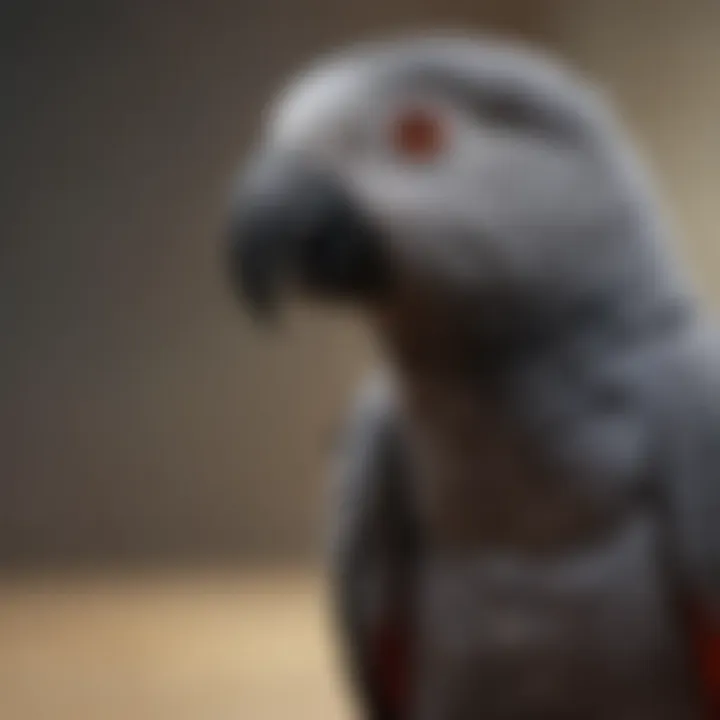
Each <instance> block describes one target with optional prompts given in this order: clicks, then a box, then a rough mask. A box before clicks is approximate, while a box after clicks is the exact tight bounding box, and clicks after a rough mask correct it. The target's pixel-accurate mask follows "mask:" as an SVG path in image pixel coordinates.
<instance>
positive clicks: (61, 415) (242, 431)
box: [0, 0, 720, 720]
mask: <svg viewBox="0 0 720 720" xmlns="http://www.w3.org/2000/svg"><path fill="white" fill-rule="evenodd" d="M0 12H1V13H2V15H1V16H0V53H2V63H1V64H0V83H2V85H1V87H2V102H3V109H2V113H0V118H1V120H0V122H2V132H0V157H1V158H2V167H3V174H2V180H0V203H2V207H1V209H2V212H1V214H0V216H1V217H2V219H3V227H4V231H3V235H2V242H1V244H0V337H1V338H2V341H3V345H2V352H1V353H0V398H1V399H2V401H1V402H0V563H1V566H2V567H3V568H5V569H14V570H17V569H22V570H28V569H32V568H37V567H45V568H52V569H53V572H55V573H56V574H54V575H51V576H48V577H49V578H50V579H48V577H42V576H40V577H41V579H40V580H38V579H37V577H38V576H36V575H34V576H33V577H35V578H36V579H35V580H33V581H32V582H31V581H30V580H28V579H26V580H22V579H17V578H15V579H8V580H7V581H6V582H5V583H4V584H3V585H2V586H1V587H0V635H2V637H3V648H2V650H0V717H2V718H4V719H5V718H7V719H8V720H35V719H36V718H37V719H40V718H45V717H48V713H50V712H51V711H50V708H52V712H51V714H52V716H53V717H66V716H67V717H73V718H83V717H87V718H115V717H117V718H130V717H132V718H144V717H148V718H150V717H152V718H164V717H173V718H175V719H177V718H185V717H188V718H190V717H192V718H200V717H202V718H229V717H234V718H243V719H245V718H248V720H252V719H254V718H258V719H260V720H263V719H264V718H281V717H283V718H284V717H294V718H305V717H307V718H312V719H313V720H322V719H323V718H325V717H327V718H330V717H332V718H340V717H343V716H345V715H344V713H345V714H346V713H347V705H346V703H345V700H344V699H343V697H342V690H341V684H340V683H339V681H338V680H337V678H336V677H335V675H334V674H333V671H332V668H334V667H336V665H335V663H334V660H333V654H332V646H331V644H330V643H331V635H330V632H329V629H328V627H327V623H326V616H325V614H324V611H323V595H322V592H321V588H322V585H321V584H319V582H318V580H317V575H316V574H315V573H314V571H308V572H303V571H302V570H301V571H298V572H296V571H293V572H292V573H290V574H287V573H286V572H282V571H272V572H271V571H270V568H271V567H273V566H278V567H283V566H287V565H297V566H300V567H302V566H304V565H306V564H307V563H308V562H309V563H310V565H312V564H313V561H314V560H316V559H317V558H318V549H319V547H320V543H321V539H322V522H321V519H322V513H323V511H324V504H323V487H324V477H323V474H322V470H323V467H324V457H325V454H326V451H327V448H328V445H329V440H330V437H331V435H332V431H333V429H334V427H335V426H336V425H337V422H338V421H339V419H340V418H341V417H342V413H343V411H344V409H345V407H346V405H347V402H348V400H349V398H350V396H351V393H352V389H353V387H354V384H355V382H356V381H357V379H358V378H359V376H360V375H361V373H362V372H363V370H364V368H365V367H366V366H367V364H368V362H370V359H371V355H372V348H371V344H370V342H369V341H368V338H366V337H365V336H364V335H363V332H362V328H360V327H358V326H357V324H356V323H354V322H353V321H352V319H348V318H342V317H332V316H323V317H319V316H312V317H307V316H298V317H292V318H289V321H288V322H287V327H286V329H285V331H284V332H283V333H281V334H278V335H267V334H264V333H259V332H258V331H257V329H255V328H254V327H253V326H252V325H251V323H249V322H248V320H247V319H246V318H245V317H244V316H243V314H242V313H241V311H240V310H239V309H238V308H237V307H235V305H234V304H233V301H232V298H231V297H230V295H229V293H228V289H227V286H226V285H225V278H224V276H223V267H222V263H221V256H220V244H219V230H220V228H221V223H222V220H223V210H224V201H225V198H226V194H227V189H228V185H229V182H230V179H231V177H232V174H233V172H234V170H235V168H236V167H237V163H238V161H239V160H240V159H241V157H242V155H243V153H244V151H245V150H246V149H247V148H248V147H249V146H250V143H251V142H252V138H253V136H254V134H255V132H256V131H257V128H258V116H259V113H260V111H261V109H262V107H263V104H264V102H265V101H266V99H267V98H268V97H269V96H270V95H271V93H272V91H273V89H274V88H275V87H276V85H277V83H278V82H279V81H280V80H281V79H283V78H284V77H285V75H286V74H287V73H288V72H291V71H293V70H294V69H296V67H297V65H298V63H300V62H302V61H304V60H306V59H308V58H310V57H311V56H313V55H314V54H315V53H317V52H319V51H320V50H323V49H326V48H328V47H331V46H333V45H335V44H337V43H339V42H343V41H346V40H352V39H357V38H359V37H362V36H364V35H366V34H368V33H371V32H372V33H374V32H386V31H390V30H394V29H405V28H412V27H418V26H421V27H423V26H424V27H435V26H445V27H448V26H451V27H466V28H468V29H471V28H475V27H476V28H481V29H487V28H496V29H500V30H503V31H506V32H508V33H511V34H515V35H520V36H524V37H528V38H531V39H535V40H537V41H540V42H543V43H546V44H547V45H549V46H550V47H553V48H556V49H557V50H559V51H561V52H562V53H563V54H565V55H567V56H569V57H570V58H571V59H573V60H574V61H575V62H576V63H577V64H578V65H579V66H580V67H581V68H584V69H586V70H587V71H589V72H591V73H592V74H593V75H594V76H595V77H596V78H597V79H598V80H599V81H600V82H602V83H603V84H604V85H605V86H606V88H607V89H608V91H609V93H610V94H611V95H612V96H613V97H614V98H615V99H616V101H617V104H618V106H619V109H620V111H621V113H622V115H623V116H624V117H625V119H626V121H627V123H628V124H629V125H630V127H631V129H632V131H633V132H634V134H635V136H636V139H637V140H638V142H639V144H640V146H641V148H642V149H643V151H644V152H645V154H646V156H647V157H648V158H649V160H650V162H651V166H652V167H653V168H654V170H655V171H656V174H657V176H658V182H659V185H660V188H661V190H662V192H663V193H664V195H665V197H666V198H667V199H668V207H669V210H670V211H671V214H672V215H673V216H674V218H675V220H676V224H677V226H678V228H679V230H680V231H681V237H682V253H683V256H684V257H685V258H686V260H687V261H688V262H689V263H690V264H691V265H692V267H693V268H694V270H695V274H696V277H697V279H698V282H699V283H700V285H701V287H702V289H703V291H704V292H705V293H706V296H707V298H708V301H709V302H715V301H716V300H717V299H718V298H720V290H718V289H717V288H718V283H719V282H720V245H719V243H718V240H717V233H716V225H717V220H716V219H717V208H718V197H720V141H719V140H718V128H719V127H720V83H718V78H717V76H716V73H717V68H718V67H720V3H717V2H715V1H714V0H525V1H523V0H506V1H505V2H503V1H502V0H496V1H495V0H493V1H488V2H482V1H481V0H472V1H470V0H443V2H439V0H437V1H434V0H382V1H381V0H365V1H364V2H338V1H337V0H265V1H264V2H261V3H250V2H246V1H245V0H235V1H233V2H231V1H229V0H203V2H197V1H192V0H174V2H161V1H157V2H147V0H126V1H125V2H121V1H120V0H115V1H114V2H110V1H96V2H72V1H70V2H63V3H58V2H50V1H49V0H48V1H47V2H41V1H39V0H26V1H25V2H18V1H11V2H5V3H3V5H2V10H1V11H0ZM127 561H133V564H137V561H143V562H145V563H150V564H151V565H152V566H154V567H155V568H156V570H155V572H154V573H151V574H149V575H144V576H141V577H140V578H139V579H136V580H133V581H129V580H128V581H120V580H118V578H119V577H124V576H120V575H112V576H111V577H112V578H114V579H113V580H107V579H106V580H86V579H83V580H78V579H77V578H74V577H73V576H69V575H68V574H67V570H68V569H69V568H71V567H73V566H82V565H84V564H86V563H87V562H92V563H93V564H94V565H95V566H96V567H100V568H111V567H117V566H119V565H120V564H122V563H127ZM178 564H184V565H185V566H187V567H195V568H196V571H195V572H194V573H193V574H191V575H182V576H180V577H179V579H178V577H177V576H176V575H173V576H172V577H173V579H172V580H170V579H163V578H165V575H163V574H158V573H159V569H160V568H164V569H165V571H167V569H168V568H171V567H173V566H177V565H178ZM214 565H224V566H225V567H226V569H227V568H228V567H230V568H233V569H234V570H235V571H236V573H234V574H233V577H232V578H231V579H230V580H221V581H219V580H217V579H213V578H210V577H205V576H204V575H202V574H201V575H198V573H197V568H205V570H206V571H207V569H208V568H209V567H211V566H214ZM62 569H65V571H66V572H65V573H62V574H57V571H58V570H62ZM133 577H135V576H133ZM223 577H226V575H224V576H223ZM52 578H55V579H54V580H53V579H52ZM123 582H127V583H129V584H128V585H125V584H123ZM63 713H64V714H63Z"/></svg>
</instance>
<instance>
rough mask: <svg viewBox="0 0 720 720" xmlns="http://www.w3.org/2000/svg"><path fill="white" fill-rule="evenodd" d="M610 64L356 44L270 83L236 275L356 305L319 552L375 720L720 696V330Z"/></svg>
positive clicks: (246, 292)
mask: <svg viewBox="0 0 720 720" xmlns="http://www.w3.org/2000/svg"><path fill="white" fill-rule="evenodd" d="M618 124H619V123H618V122H617V120H616V119H615V116H614V113H613V112H612V111H611V109H610V108H609V106H608V104H607V103H606V102H605V101H604V100H603V99H602V98H601V96H600V93H599V92H598V91H597V89H596V88H595V87H594V86H593V85H591V84H590V83H589V82H587V81H586V80H585V79H584V78H581V77H578V76H576V74H575V73H574V72H573V71H572V70H571V69H569V68H567V67H566V66H565V65H564V64H562V63H561V62H560V61H559V60H557V59H554V58H550V57H548V56H546V55H545V54H544V53H542V52H540V51H537V50H533V49H529V48H527V47H524V46H519V45H515V44H510V43H506V42H504V41H500V40H497V39H489V38H482V37H481V38H465V37H460V36H452V35H445V36H443V35H438V36H425V37H422V36H418V37H409V38H397V39H395V40H389V41H377V42H368V43H364V44H359V45H357V46H353V47H350V48H349V49H346V50H344V51H340V52H337V53H335V54H332V55H329V56H327V57H323V58H321V59H320V60H319V61H318V62H317V63H316V64H314V65H312V66H311V67H310V68H307V69H306V70H305V71H304V72H303V73H301V75H300V76H299V77H298V78H296V79H295V80H294V81H292V82H291V83H289V85H288V87H287V88H286V89H285V90H284V91H283V92H282V93H280V96H279V99H278V100H277V102H275V103H274V104H273V105H272V108H271V112H270V114H269V116H268V118H267V125H266V126H265V132H264V134H263V137H262V141H261V143H260V147H259V148H258V149H257V153H256V156H255V157H254V158H253V159H252V160H251V161H249V163H248V165H247V166H246V167H245V169H244V172H243V173H242V181H241V183H240V186H239V189H238V190H237V192H236V194H235V195H234V200H233V217H232V223H231V225H232V232H231V234H232V242H231V247H232V250H231V254H230V258H231V264H232V273H233V280H234V282H235V286H236V287H237V289H238V291H239V292H240V293H241V295H242V297H243V298H244V299H245V300H248V301H249V302H250V303H251V304H252V306H253V307H254V309H255V310H257V311H258V312H261V313H270V312H272V311H273V309H274V308H275V304H276V303H277V301H278V300H279V298H280V296H281V295H283V294H288V293H289V292H296V293H300V294H301V295H303V296H305V297H308V298H312V299H316V300H321V301H323V302H337V303H343V304H347V305H350V306H353V307H355V308H359V309H360V310H361V312H362V314H363V315H364V317H365V318H366V319H367V322H368V323H370V325H371V327H372V328H373V329H374V331H375V333H376V337H377V338H378V341H379V344H380V347H381V348H382V350H383V353H384V366H383V367H381V368H379V369H378V370H377V371H376V372H375V373H374V374H373V375H372V377H371V378H370V379H369V380H368V382H367V384H366V386H364V388H363V389H362V391H361V392H360V396H359V399H358V402H357V406H356V408H355V410H354V411H353V413H352V414H351V417H350V419H349V422H348V429H347V432H346V434H345V435H344V438H343V442H342V447H341V450H340V453H339V454H338V457H337V467H338V470H337V473H336V477H337V483H336V485H335V486H334V488H335V491H336V493H335V495H334V499H333V507H332V513H331V515H332V533H331V548H332V560H333V563H332V568H333V573H332V577H333V578H334V585H333V587H334V597H335V599H336V601H337V602H336V607H337V611H338V618H339V628H340V630H341V637H342V639H343V643H342V645H343V647H344V648H345V650H346V656H347V665H348V669H349V672H350V673H351V676H352V678H353V681H354V684H355V687H356V688H357V691H358V696H359V701H360V706H361V708H362V710H363V716H364V717H367V718H369V719H370V720H509V719H513V720H523V719H524V718H528V719H529V718H536V719H540V718H541V719H542V720H559V719H564V718H567V719H568V720H570V719H580V718H582V719H583V720H587V719H590V718H592V719H597V720H658V719H660V718H667V719H668V720H679V719H680V718H699V717H703V716H704V717H708V715H709V716H711V717H720V616H719V615H718V612H720V354H719V351H718V349H716V337H717V336H716V334H715V330H714V327H713V324H712V321H711V320H710V319H708V318H707V317H705V315H704V313H703V311H702V310H701V307H700V301H699V299H698V298H697V297H696V295H695V293H694V292H693V290H692V288H691V284H690V283H689V281H688V279H687V278H686V277H685V275H684V273H683V272H681V271H680V270H679V269H678V268H679V264H678V261H677V259H676V258H675V257H674V254H673V253H674V250H673V247H672V243H671V242H670V239H671V238H670V235H671V234H672V233H671V231H670V230H669V229H668V228H667V227H666V225H667V223H666V222H665V221H664V220H663V218H662V215H661V213H660V211H659V208H658V203H657V202H656V200H655V199H654V191H653V189H652V188H651V184H650V182H649V181H648V179H647V178H646V177H645V172H644V170H643V168H642V167H641V163H640V162H639V161H638V160H637V159H636V156H635V153H634V152H633V149H632V147H631V146H630V143H629V141H628V139H626V138H625V136H624V134H623V132H622V131H621V129H620V128H619V127H618Z"/></svg>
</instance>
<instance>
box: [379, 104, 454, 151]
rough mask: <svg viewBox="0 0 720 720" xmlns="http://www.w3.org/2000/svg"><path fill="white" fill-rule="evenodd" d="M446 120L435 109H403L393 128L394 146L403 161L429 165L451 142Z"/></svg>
mask: <svg viewBox="0 0 720 720" xmlns="http://www.w3.org/2000/svg"><path fill="white" fill-rule="evenodd" d="M444 120H445V119H444V118H443V117H441V115H440V114H439V113H437V112H435V111H433V110H432V109H427V108H423V107H412V108H406V109H405V110H402V111H401V112H400V113H399V114H398V115H397V117H395V119H394V121H393V125H392V144H393V148H394V149H395V151H396V152H397V153H399V154H400V155H402V156H403V157H404V158H407V159H409V160H413V161H418V162H427V161H429V160H432V159H434V158H435V157H437V156H438V155H439V154H440V153H441V152H442V151H443V150H444V149H445V148H446V147H447V143H448V128H447V126H446V123H445V122H444Z"/></svg>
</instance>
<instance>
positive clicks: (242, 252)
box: [229, 156, 389, 314]
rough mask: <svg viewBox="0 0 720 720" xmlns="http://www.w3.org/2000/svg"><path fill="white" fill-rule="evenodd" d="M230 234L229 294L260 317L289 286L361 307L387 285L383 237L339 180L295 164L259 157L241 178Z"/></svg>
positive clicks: (299, 163) (284, 158)
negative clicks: (361, 302) (359, 303)
mask: <svg viewBox="0 0 720 720" xmlns="http://www.w3.org/2000/svg"><path fill="white" fill-rule="evenodd" d="M229 235H230V238H229V239H230V247H229V252H230V254H229V260H230V271H231V280H232V283H233V286H234V289H235V291H236V292H237V294H238V296H239V298H240V299H241V301H243V302H245V303H248V304H249V305H250V306H251V307H252V308H253V309H254V310H255V311H256V312H259V313H260V314H267V313H268V312H269V311H271V310H273V309H274V307H275V305H276V304H277V301H278V300H279V298H280V296H281V295H282V294H283V292H284V290H285V289H286V288H289V287H294V288H296V289H299V290H300V291H303V292H306V293H308V294H310V295H316V296H322V297H324V298H326V299H341V298H348V299H356V300H361V299H364V298H368V297H370V296H373V295H375V294H376V293H378V292H381V291H382V290H383V289H384V288H385V287H386V286H387V283H388V278H389V263H388V261H387V257H386V253H385V249H384V243H383V242H382V238H381V237H380V234H379V233H378V232H377V231H376V230H375V228H373V227H372V224H371V223H370V222H369V221H368V220H367V218H366V217H365V216H364V215H363V213H362V212H361V211H360V210H359V209H358V207H357V206H356V204H355V203H354V202H353V200H352V198H351V196H350V193H349V192H348V191H347V190H346V189H345V188H344V186H343V183H342V181H341V180H340V179H339V178H338V177H337V176H335V175H334V174H332V173H330V172H329V171H325V170H318V169H315V168H311V167H309V166H308V165H305V164H303V163H301V162H299V161H298V160H296V159H295V158H290V157H287V156H276V157H270V156H267V157H263V158H261V159H260V161H259V162H257V163H255V164H254V165H252V166H251V167H250V168H249V169H248V170H247V171H246V173H245V175H244V177H243V182H242V185H241V188H240V191H239V193H238V194H237V196H236V198H235V200H234V203H233V208H232V219H231V223H230V231H229Z"/></svg>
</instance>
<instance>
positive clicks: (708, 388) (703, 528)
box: [660, 324, 720, 718]
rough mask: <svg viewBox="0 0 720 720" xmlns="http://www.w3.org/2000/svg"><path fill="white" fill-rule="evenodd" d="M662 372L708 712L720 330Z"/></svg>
mask: <svg viewBox="0 0 720 720" xmlns="http://www.w3.org/2000/svg"><path fill="white" fill-rule="evenodd" d="M685 340H686V342H685V343H683V346H682V349H681V350H680V353H679V356H676V362H673V364H672V365H671V368H672V369H671V372H669V373H665V378H664V382H663V386H664V387H663V390H662V393H661V394H662V395H663V396H664V398H665V408H664V411H663V413H662V415H663V417H664V426H665V429H666V430H665V433H664V437H663V438H662V446H663V447H662V450H661V453H660V457H662V458H663V461H662V467H661V468H660V473H661V475H662V476H663V478H664V483H663V484H662V492H663V500H664V506H665V508H666V513H667V519H668V523H669V529H670V533H669V537H668V549H669V556H670V559H671V561H672V563H673V567H674V569H675V575H676V577H677V579H678V581H679V582H678V585H679V586H680V593H679V599H680V601H681V605H682V607H683V608H684V609H685V610H686V611H687V619H688V628H689V631H690V632H689V638H690V651H691V654H692V660H693V662H694V665H695V670H696V677H697V678H698V680H699V683H700V689H701V693H702V695H703V696H704V698H705V700H706V701H707V705H708V714H707V717H711V718H720V341H719V340H720V338H719V337H718V335H717V334H716V332H715V330H714V328H711V327H708V326H706V325H704V324H701V325H700V326H699V327H695V328H694V329H693V330H692V332H691V333H690V335H689V336H688V337H686V338H685Z"/></svg>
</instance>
